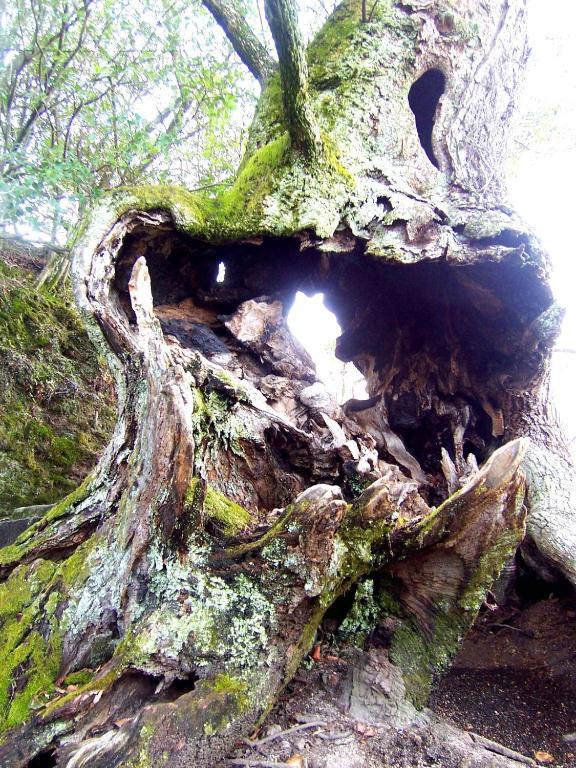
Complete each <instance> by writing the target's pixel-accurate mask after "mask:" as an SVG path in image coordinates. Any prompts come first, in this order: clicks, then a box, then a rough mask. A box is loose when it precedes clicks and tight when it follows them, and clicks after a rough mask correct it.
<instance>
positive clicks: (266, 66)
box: [202, 0, 275, 85]
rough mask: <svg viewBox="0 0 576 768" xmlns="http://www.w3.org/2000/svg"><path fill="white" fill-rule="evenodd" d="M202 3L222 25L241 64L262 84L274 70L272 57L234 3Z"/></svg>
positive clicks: (224, 0) (204, 0)
mask: <svg viewBox="0 0 576 768" xmlns="http://www.w3.org/2000/svg"><path fill="white" fill-rule="evenodd" d="M202 3H203V5H204V6H205V7H206V8H207V9H208V10H209V11H210V13H211V14H212V16H213V17H214V19H215V20H216V22H217V23H218V24H219V25H220V27H222V29H223V31H224V33H225V35H226V37H227V38H228V40H229V41H230V43H231V44H232V47H233V48H234V50H235V51H236V53H237V54H238V56H239V57H240V59H241V60H242V62H243V64H245V65H246V66H247V67H248V69H249V70H250V72H251V73H252V74H253V75H254V77H255V78H256V80H258V82H259V83H260V85H263V84H264V83H265V81H266V80H267V79H268V77H269V76H270V75H271V74H272V72H273V71H274V67H275V63H274V59H273V58H272V57H271V56H270V54H269V52H268V50H267V49H266V47H265V46H264V45H262V43H261V42H260V40H258V38H257V37H256V35H255V34H254V32H252V30H251V29H250V27H249V25H248V24H247V23H246V20H245V18H244V16H243V14H242V13H241V12H240V11H239V10H238V8H237V6H236V3H235V2H231V0H202Z"/></svg>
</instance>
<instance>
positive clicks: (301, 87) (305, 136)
mask: <svg viewBox="0 0 576 768" xmlns="http://www.w3.org/2000/svg"><path fill="white" fill-rule="evenodd" d="M264 7H265V10H266V20H267V21H268V26H269V27H270V31H271V32H272V37H273V38H274V44H275V45H276V51H277V52H278V60H279V64H280V78H281V80H282V100H283V104H284V113H285V117H286V122H287V127H288V131H289V133H290V138H291V139H292V145H293V146H294V147H295V148H296V149H299V150H301V151H302V152H303V153H304V154H305V155H306V156H307V157H312V158H313V157H317V156H318V154H319V153H320V149H321V141H320V130H319V128H318V125H317V123H316V120H315V118H314V113H313V111H312V105H311V104H310V99H309V96H308V65H307V63H306V55H305V49H304V44H303V42H302V36H301V34H300V28H299V26H298V16H297V13H296V6H295V4H294V0H265V4H264Z"/></svg>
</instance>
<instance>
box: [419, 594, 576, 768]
mask: <svg viewBox="0 0 576 768" xmlns="http://www.w3.org/2000/svg"><path fill="white" fill-rule="evenodd" d="M499 625H504V626H499ZM431 706H432V708H433V709H434V710H435V711H436V712H437V713H438V714H441V715H443V716H445V717H447V718H449V719H451V720H452V721H453V722H454V723H455V724H457V725H458V726H459V727H461V728H470V729H472V730H474V731H476V732H477V733H480V734H482V735H484V736H487V737H489V738H491V739H495V740H496V741H500V742H502V743H503V744H505V745H506V746H509V747H511V748H512V749H515V750H517V751H519V752H522V753H523V754H526V755H531V756H533V755H534V753H535V752H537V751H540V752H547V753H549V754H551V755H552V756H553V757H554V758H555V762H554V763H552V764H554V765H561V766H566V768H568V766H570V768H572V766H576V604H575V601H574V599H573V598H558V597H553V598H551V599H548V600H541V601H540V602H538V603H535V604H534V605H531V606H529V607H528V608H526V609H524V610H523V611H520V612H515V611H514V610H510V609H502V610H499V611H495V612H490V611H489V612H486V613H484V615H483V616H482V618H481V619H480V620H479V621H478V622H477V623H476V625H475V627H474V629H473V630H472V632H471V633H470V634H469V636H468V637H467V640H466V642H465V644H464V646H463V648H462V650H461V651H460V653H459V654H458V656H457V657H456V659H455V662H454V665H453V666H452V668H451V669H450V670H449V671H448V673H447V674H446V675H445V676H444V677H443V678H442V680H441V681H440V684H439V686H438V688H437V689H436V691H435V693H434V696H433V698H432V701H431ZM569 734H574V739H573V740H569V741H566V740H565V739H564V738H563V736H567V735H569Z"/></svg>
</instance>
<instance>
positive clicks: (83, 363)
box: [0, 262, 115, 517]
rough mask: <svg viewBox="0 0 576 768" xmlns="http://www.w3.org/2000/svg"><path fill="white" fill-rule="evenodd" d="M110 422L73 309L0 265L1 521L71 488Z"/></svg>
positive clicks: (105, 393) (109, 400)
mask: <svg viewBox="0 0 576 768" xmlns="http://www.w3.org/2000/svg"><path fill="white" fill-rule="evenodd" d="M114 418H115V409H114V396H113V390H112V385H111V381H110V379H109V376H108V374H107V373H106V372H105V370H104V369H103V366H102V364H101V362H100V361H99V359H98V357H97V354H96V351H95V349H94V347H93V346H92V344H91V342H90V341H89V339H88V336H87V334H86V332H85V331H84V329H83V328H82V326H81V323H80V320H79V317H78V315H77V313H76V311H75V310H74V309H73V307H72V305H71V303H70V302H69V301H68V300H67V298H66V297H56V296H53V295H51V294H50V293H49V292H47V291H42V290H40V291H39V290H37V289H36V287H35V285H34V282H33V279H32V277H31V276H29V275H28V274H27V273H25V272H24V271H22V270H20V269H18V268H15V267H7V266H6V265H4V263H3V262H0V517H1V516H2V515H6V514H9V513H10V512H11V510H12V509H14V508H16V507H22V506H28V505H33V504H48V503H51V502H53V501H56V500H57V499H59V498H61V497H62V496H63V495H64V494H66V493H67V492H69V491H70V490H72V489H73V488H75V487H76V486H77V485H78V484H79V482H80V480H81V479H82V477H84V475H85V474H86V472H87V470H88V469H89V468H90V467H91V466H93V465H94V464H95V462H96V459H97V456H98V454H99V452H100V451H101V450H102V448H103V447H104V445H105V444H106V442H107V439H108V437H109V435H110V434H111V431H112V427H113V423H114Z"/></svg>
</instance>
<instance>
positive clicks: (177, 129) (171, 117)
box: [0, 0, 253, 246]
mask: <svg viewBox="0 0 576 768" xmlns="http://www.w3.org/2000/svg"><path fill="white" fill-rule="evenodd" d="M136 18H137V19H138V23H137V24H135V19H136ZM2 22H3V23H2V32H1V35H2V37H1V50H2V71H1V74H0V124H1V147H0V174H1V177H2V185H1V187H0V202H1V205H2V213H3V215H2V226H3V229H4V231H5V232H22V233H23V234H24V235H26V236H28V237H32V238H33V239H34V238H36V239H38V238H39V239H42V240H48V241H49V242H51V243H52V244H53V245H54V246H70V244H71V242H72V241H71V238H72V237H73V234H74V232H75V227H76V225H77V222H78V220H79V218H81V217H82V215H83V214H84V212H85V211H86V210H87V207H89V206H90V205H91V204H93V203H94V201H95V200H96V199H97V198H98V196H99V195H101V194H102V193H103V191H104V190H107V189H112V188H115V187H119V186H125V185H133V184H136V183H140V182H142V181H144V180H146V179H154V180H156V181H165V180H167V179H169V180H171V181H180V182H182V181H184V180H186V182H187V183H188V184H189V185H190V186H200V185H203V184H211V183H213V182H215V181H218V180H219V179H221V178H223V177H225V176H227V175H229V174H230V173H231V171H232V170H233V169H234V167H235V166H236V165H237V163H238V159H239V156H240V151H241V140H242V139H241V134H242V125H243V122H242V113H238V112H237V111H235V107H236V104H237V99H238V95H239V92H240V88H241V87H242V75H243V73H242V67H241V66H240V65H239V64H238V62H237V60H235V59H234V58H233V57H232V56H231V55H230V53H229V52H228V49H227V46H223V45H222V39H221V38H222V36H221V35H219V34H218V30H217V28H216V27H215V26H214V24H212V23H211V22H210V17H209V16H208V14H206V13H205V12H204V13H203V12H202V9H201V7H199V6H198V5H196V6H194V5H192V6H191V5H190V3H183V2H178V1H176V2H168V0H166V1H163V0H150V1H148V0H147V1H146V2H144V3H137V4H132V5H131V4H130V3H118V2H111V1H110V0H81V1H79V2H67V1H65V0H53V2H52V1H51V2H38V0H19V1H18V2H15V3H11V4H9V5H8V6H6V7H5V9H4V11H3V17H2ZM243 86H244V87H243V99H244V101H247V100H249V99H250V93H249V91H248V89H246V84H245V83H244V84H243ZM252 93H253V91H252ZM232 117H234V127H232V126H231V120H232ZM176 148H178V152H177V153H176V152H174V150H175V149H176Z"/></svg>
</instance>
